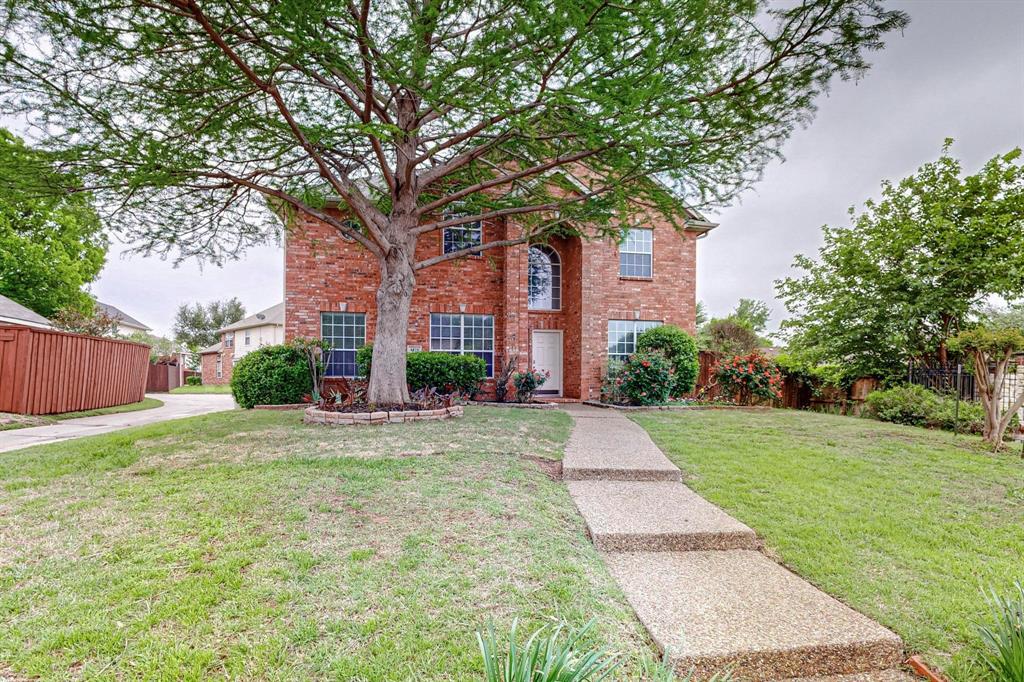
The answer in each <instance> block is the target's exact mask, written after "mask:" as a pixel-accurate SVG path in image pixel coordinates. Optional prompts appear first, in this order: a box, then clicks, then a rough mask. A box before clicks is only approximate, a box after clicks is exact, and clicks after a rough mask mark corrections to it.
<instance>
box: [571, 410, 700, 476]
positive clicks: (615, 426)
mask: <svg viewBox="0 0 1024 682" xmlns="http://www.w3.org/2000/svg"><path fill="white" fill-rule="evenodd" d="M588 410H589V411H585V410H581V409H578V410H577V411H575V412H573V413H572V414H573V417H574V418H576V420H577V421H576V428H574V429H573V430H572V435H571V436H570V437H569V442H568V443H567V444H566V447H565V457H564V458H563V460H562V478H563V479H565V480H567V481H587V480H609V481H681V480H682V474H681V473H680V472H679V468H678V467H677V466H676V465H675V464H673V463H672V462H670V461H669V460H668V458H667V457H665V455H664V454H663V453H662V452H661V450H659V449H658V446H657V445H655V444H654V442H653V441H652V440H651V438H650V436H648V435H647V432H646V431H644V430H643V429H642V428H640V427H639V426H638V425H637V424H634V423H633V422H631V421H630V420H628V419H626V418H625V417H623V416H621V415H618V414H614V415H613V416H611V417H609V416H608V411H607V410H601V409H600V408H588ZM589 412H597V413H599V415H600V416H601V417H603V418H597V419H594V418H587V417H585V416H582V415H584V414H589Z"/></svg>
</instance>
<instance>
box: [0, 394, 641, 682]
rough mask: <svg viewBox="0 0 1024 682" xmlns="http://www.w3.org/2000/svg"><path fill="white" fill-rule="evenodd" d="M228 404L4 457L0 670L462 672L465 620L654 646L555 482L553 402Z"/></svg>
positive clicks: (557, 420) (471, 626)
mask: <svg viewBox="0 0 1024 682" xmlns="http://www.w3.org/2000/svg"><path fill="white" fill-rule="evenodd" d="M300 419H301V414H300V413H297V412H263V411H249V412H242V411H232V412H225V413H218V414H214V415H208V416H203V417H196V418H192V419H187V420H180V421H175V422H167V423H162V424H154V425H150V426H144V427H139V428H135V429H131V430H125V431H120V432H116V433H112V434H108V435H103V436H96V437H92V438H87V439H82V440H78V441H73V442H69V443H62V444H53V445H46V446H40V447H36V448H32V449H27V450H21V451H16V452H8V453H2V454H0V622H2V623H3V624H4V626H3V627H2V628H0V678H3V677H4V676H5V675H7V676H10V677H14V678H15V679H20V678H21V677H25V678H32V679H35V678H36V676H38V677H39V678H41V679H70V678H75V679H79V678H82V679H107V680H113V679H128V678H131V679H165V680H171V679H174V680H184V679H203V678H209V677H221V678H224V677H230V678H243V679H280V680H292V679H330V680H367V681H369V680H372V681H374V682H377V681H382V680H474V679H479V674H480V663H479V660H478V659H479V657H478V653H477V649H476V642H475V640H474V632H475V631H476V629H477V628H479V627H481V626H482V625H484V624H485V623H486V622H487V620H488V619H489V618H493V619H495V622H496V624H497V626H498V628H499V630H505V629H507V628H508V627H509V626H510V624H511V622H512V619H513V618H515V617H519V618H521V619H522V621H523V622H522V623H521V625H520V628H521V631H526V630H527V629H532V628H533V627H534V626H536V625H538V624H539V623H541V622H547V621H548V620H550V619H561V620H565V621H568V622H569V623H572V624H575V625H580V624H582V623H584V622H586V621H587V620H588V619H590V618H591V617H597V618H598V621H599V627H598V631H597V633H596V635H595V641H600V642H601V643H602V644H605V645H607V646H608V647H610V648H611V649H613V650H616V651H620V652H623V653H624V654H625V656H626V658H627V661H629V665H628V666H627V668H625V669H624V670H625V672H624V674H623V677H627V676H628V675H632V677H630V679H636V678H637V677H638V673H636V672H635V671H636V669H637V662H638V661H641V660H644V659H646V658H647V657H649V656H650V652H651V648H650V644H649V643H648V641H647V640H646V638H645V636H644V635H643V633H642V630H641V628H640V626H639V625H638V624H637V622H636V621H635V619H634V617H633V615H632V612H631V611H630V609H629V608H628V606H627V605H626V603H625V601H624V599H623V597H622V595H621V593H620V592H619V590H618V588H617V586H616V585H615V583H614V581H613V580H612V578H611V577H610V576H609V575H608V573H607V572H606V571H605V568H604V566H603V564H602V562H601V560H600V557H599V556H598V555H597V554H596V552H595V551H594V550H593V549H592V547H591V544H590V543H589V541H588V540H587V539H586V537H585V536H584V529H583V525H582V521H581V520H580V518H579V516H578V515H577V513H576V510H575V508H574V507H573V504H572V502H571V500H570V498H569V496H568V494H567V492H566V490H565V487H564V485H563V484H562V483H560V482H557V481H553V480H551V479H550V478H549V477H548V476H547V475H546V474H545V473H543V472H542V471H541V469H540V468H539V467H538V465H537V463H536V462H535V461H533V460H531V459H529V458H526V457H523V456H522V455H533V456H541V457H545V458H551V459H557V458H560V457H561V453H562V448H563V445H564V442H565V440H566V438H567V436H568V432H569V427H570V421H569V418H568V417H567V416H566V415H565V414H564V413H562V412H558V411H541V410H510V409H499V408H482V407H469V408H467V409H466V417H465V418H463V419H460V420H452V421H446V422H424V423H417V424H403V425H385V426H382V427H358V428H351V427H349V428H345V427H335V428H332V427H323V426H303V425H302V424H301V422H300Z"/></svg>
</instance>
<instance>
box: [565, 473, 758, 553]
mask: <svg viewBox="0 0 1024 682" xmlns="http://www.w3.org/2000/svg"><path fill="white" fill-rule="evenodd" d="M567 485H568V487H569V494H570V495H572V499H573V501H574V502H575V503H576V507H577V508H578V509H579V510H580V514H581V515H582V516H583V520H584V521H586V523H587V530H588V531H589V533H590V538H591V540H593V542H594V546H595V547H597V548H598V549H599V550H602V551H605V552H665V551H677V552H681V551H691V550H711V549H717V550H724V549H757V548H758V542H757V535H756V534H755V533H754V531H752V530H751V529H750V528H748V527H747V526H745V525H743V524H742V523H740V522H739V521H737V520H736V519H734V518H732V517H731V516H729V515H728V514H726V513H725V512H723V511H722V510H721V509H719V508H718V507H716V506H715V505H713V504H711V503H710V502H708V501H707V500H705V499H704V498H702V497H700V496H699V495H697V494H696V493H694V492H693V491H692V490H690V489H689V488H687V487H686V486H685V485H683V484H682V483H675V482H664V481H656V482H635V481H629V482H627V481H570V482H569V483H568V484H567Z"/></svg>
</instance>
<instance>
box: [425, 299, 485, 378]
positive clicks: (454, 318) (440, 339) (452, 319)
mask: <svg viewBox="0 0 1024 682" xmlns="http://www.w3.org/2000/svg"><path fill="white" fill-rule="evenodd" d="M430 350H432V351H440V352H442V353H452V354H454V355H475V356H477V357H478V358H483V361H484V363H485V364H486V365H487V376H489V377H493V376H494V316H493V315H449V314H446V313H431V314H430Z"/></svg>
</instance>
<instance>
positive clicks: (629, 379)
mask: <svg viewBox="0 0 1024 682" xmlns="http://www.w3.org/2000/svg"><path fill="white" fill-rule="evenodd" d="M615 381H616V382H618V389H619V391H620V392H621V395H622V396H623V397H624V398H625V399H626V401H627V402H629V403H630V404H631V405H660V404H661V403H664V402H666V401H667V400H668V397H669V394H670V393H671V392H672V387H673V386H674V385H675V369H674V368H673V367H672V362H671V361H669V359H668V358H666V357H665V354H664V353H662V352H660V351H639V352H637V353H634V354H633V355H630V356H629V359H628V360H626V362H625V363H624V364H623V366H622V370H621V371H620V372H619V375H618V377H616V379H615Z"/></svg>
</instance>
